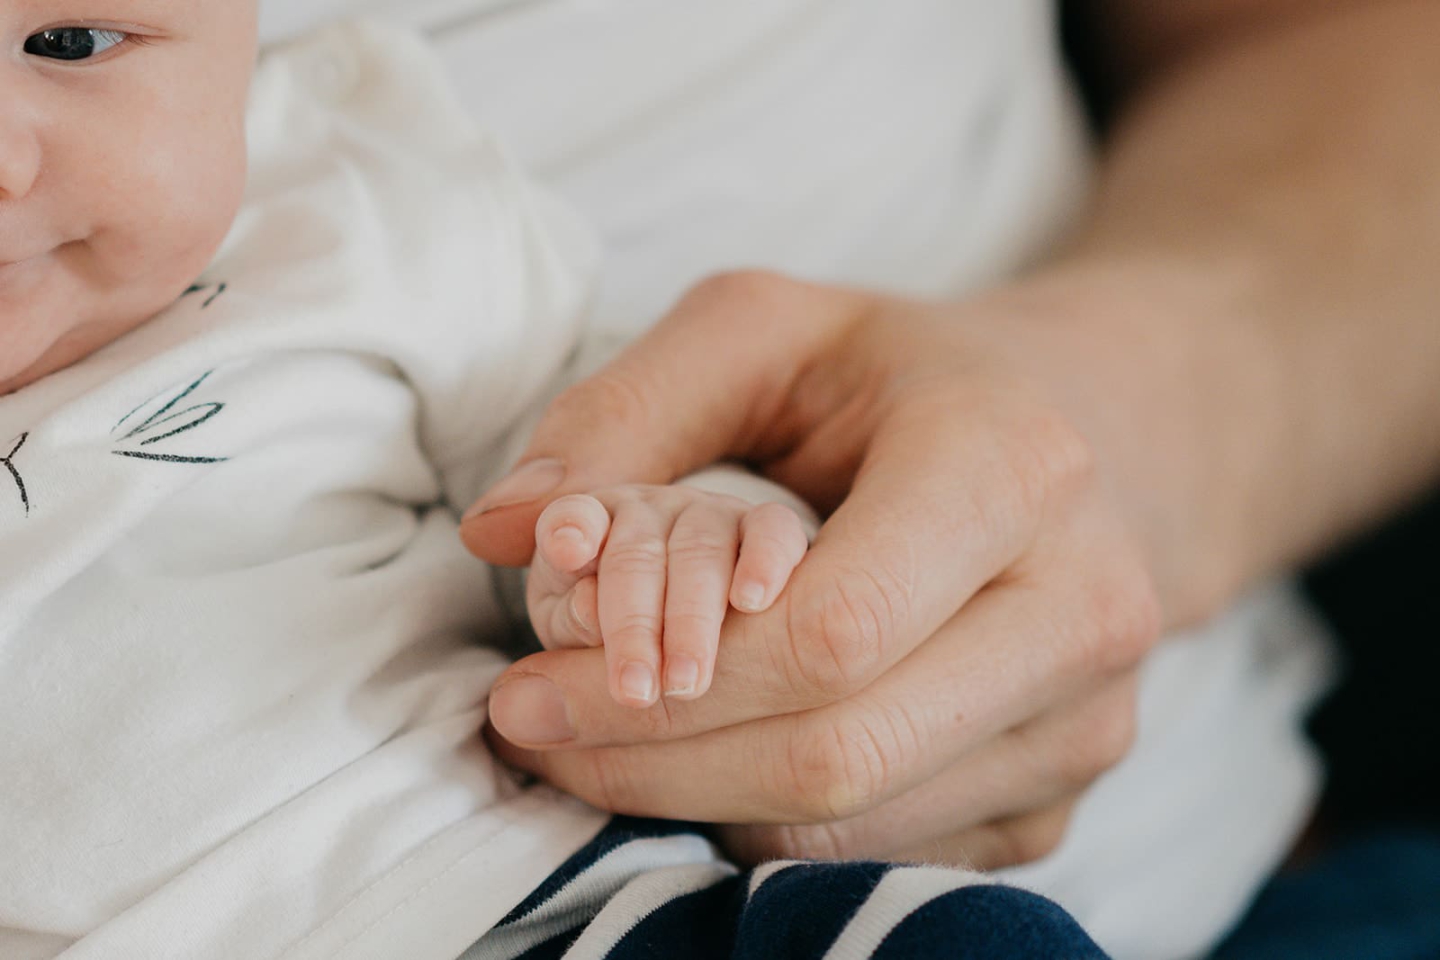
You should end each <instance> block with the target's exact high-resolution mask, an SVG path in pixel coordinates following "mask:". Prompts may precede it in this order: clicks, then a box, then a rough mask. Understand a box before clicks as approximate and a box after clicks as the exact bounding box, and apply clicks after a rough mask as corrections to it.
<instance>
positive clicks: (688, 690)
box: [665, 657, 700, 697]
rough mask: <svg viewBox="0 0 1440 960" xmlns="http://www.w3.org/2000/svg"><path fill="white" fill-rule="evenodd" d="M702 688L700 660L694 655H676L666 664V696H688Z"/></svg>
mask: <svg viewBox="0 0 1440 960" xmlns="http://www.w3.org/2000/svg"><path fill="white" fill-rule="evenodd" d="M698 689H700V662H699V661H698V660H696V659H695V658H694V657H675V658H673V659H671V660H670V661H669V662H668V663H666V664H665V696H667V697H688V696H692V695H693V694H694V693H695V691H696V690H698Z"/></svg>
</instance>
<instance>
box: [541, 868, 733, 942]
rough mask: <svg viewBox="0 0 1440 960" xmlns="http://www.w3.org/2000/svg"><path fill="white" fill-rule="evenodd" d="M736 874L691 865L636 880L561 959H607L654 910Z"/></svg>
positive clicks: (654, 872)
mask: <svg viewBox="0 0 1440 960" xmlns="http://www.w3.org/2000/svg"><path fill="white" fill-rule="evenodd" d="M738 873H739V871H738V870H737V869H736V868H735V867H734V866H732V865H730V864H728V863H692V864H689V865H688V866H683V867H667V868H664V869H661V870H655V871H653V872H651V873H647V874H645V875H644V876H643V877H637V878H636V879H635V880H632V881H631V882H630V883H628V884H626V885H625V888H624V889H623V890H621V891H620V892H619V893H618V894H616V895H615V898H614V899H613V900H611V901H610V903H609V904H607V905H606V907H605V909H603V910H601V911H600V914H599V916H597V917H596V918H595V919H594V920H593V921H591V923H590V926H588V927H586V928H585V932H584V933H582V934H580V938H579V939H578V940H576V941H575V945H574V946H573V947H571V948H570V951H569V952H568V953H567V954H565V956H566V958H567V960H570V958H574V960H581V958H585V960H588V958H591V957H596V958H598V957H608V956H610V955H611V953H612V951H614V950H616V948H618V947H619V946H620V945H621V943H622V941H624V940H625V938H626V937H627V936H628V935H629V934H630V932H631V931H632V930H634V929H635V927H636V926H638V925H639V924H640V923H642V922H643V921H644V920H645V919H646V918H648V917H649V916H650V915H651V914H653V913H655V912H656V911H657V910H660V909H661V908H663V907H665V906H667V905H669V904H671V903H675V902H677V901H679V900H682V899H683V898H684V897H686V896H687V895H689V894H691V893H695V892H696V891H699V890H704V889H706V888H707V887H711V886H713V885H715V884H717V883H719V882H720V881H722V880H725V879H728V878H730V877H733V876H736V875H737V874H738Z"/></svg>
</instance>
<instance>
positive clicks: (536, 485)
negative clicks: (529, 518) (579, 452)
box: [465, 459, 565, 520]
mask: <svg viewBox="0 0 1440 960" xmlns="http://www.w3.org/2000/svg"><path fill="white" fill-rule="evenodd" d="M564 479H565V464H564V463H563V462H562V461H560V460H554V459H549V460H531V461H530V462H529V463H527V464H524V465H522V466H520V467H517V468H516V469H515V471H514V472H513V473H511V474H510V476H508V477H506V478H505V479H504V480H501V481H500V482H499V483H497V484H496V485H495V486H494V487H493V488H491V490H490V492H489V493H487V494H485V496H483V497H481V498H480V499H479V501H477V502H476V504H475V506H473V507H471V508H470V509H469V510H468V511H467V512H466V514H465V519H466V520H473V519H474V518H475V517H478V516H480V515H481V514H485V513H489V512H490V511H491V510H499V509H501V508H502V507H513V506H515V505H517V504H521V503H529V502H530V501H531V500H538V499H540V498H541V497H543V496H545V494H547V493H550V492H551V491H553V490H554V489H555V488H556V487H558V486H560V484H561V482H562V481H563V480H564Z"/></svg>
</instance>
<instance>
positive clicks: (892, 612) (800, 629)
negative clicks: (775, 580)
mask: <svg viewBox="0 0 1440 960" xmlns="http://www.w3.org/2000/svg"><path fill="white" fill-rule="evenodd" d="M907 609H908V597H907V596H906V595H905V593H904V592H903V591H902V590H901V589H899V587H898V586H897V585H895V584H893V583H891V582H890V581H889V580H888V579H887V578H885V577H884V576H883V575H881V574H877V573H875V572H872V571H857V572H854V573H851V574H848V575H845V576H841V577H837V578H836V579H835V580H833V581H831V582H830V583H828V584H826V585H825V586H824V588H823V589H822V590H820V591H818V592H816V593H812V594H808V595H807V596H806V597H805V598H804V599H803V600H802V601H797V602H795V603H792V604H791V606H790V622H789V627H790V631H789V635H790V638H791V657H792V660H793V662H794V667H795V670H796V672H797V673H798V675H799V678H800V680H801V682H802V683H803V684H804V685H805V686H806V687H807V688H808V689H810V690H813V691H815V692H817V693H819V694H821V695H822V696H828V697H831V698H839V697H843V696H846V695H848V694H850V693H853V692H854V691H856V690H857V689H859V688H861V687H862V686H864V685H865V684H867V683H868V682H869V681H870V680H872V679H874V677H875V675H876V673H877V671H878V670H879V669H880V667H881V665H882V664H883V662H884V657H885V650H886V648H887V645H888V643H889V641H890V638H891V637H892V636H893V635H894V632H895V629H896V626H897V625H898V624H899V623H900V622H902V620H903V618H904V616H905V612H906V610H907Z"/></svg>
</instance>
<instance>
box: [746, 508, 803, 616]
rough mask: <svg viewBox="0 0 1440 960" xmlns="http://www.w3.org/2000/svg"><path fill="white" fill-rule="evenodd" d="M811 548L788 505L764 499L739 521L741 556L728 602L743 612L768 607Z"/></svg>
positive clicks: (800, 525) (752, 611)
mask: <svg viewBox="0 0 1440 960" xmlns="http://www.w3.org/2000/svg"><path fill="white" fill-rule="evenodd" d="M809 549H810V541H809V538H808V537H806V535H805V525H804V524H803V523H802V522H801V521H800V518H799V516H797V515H796V514H795V511H793V510H791V509H790V508H789V507H786V506H783V505H781V504H778V503H767V504H764V505H762V506H759V507H756V508H755V509H754V510H751V511H750V512H749V513H747V514H746V515H745V518H744V519H743V520H741V521H740V559H739V561H738V562H737V563H736V564H735V578H734V580H733V582H732V583H731V585H730V603H731V604H732V605H734V607H735V609H736V610H741V611H744V612H745V613H761V612H763V611H765V610H768V609H770V607H771V605H772V604H774V603H775V599H776V598H777V597H779V596H780V592H781V591H782V590H784V589H785V584H787V583H789V582H790V574H792V573H794V572H795V568H796V567H797V566H799V565H800V561H801V560H803V559H804V558H805V552H806V551H807V550H809Z"/></svg>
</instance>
